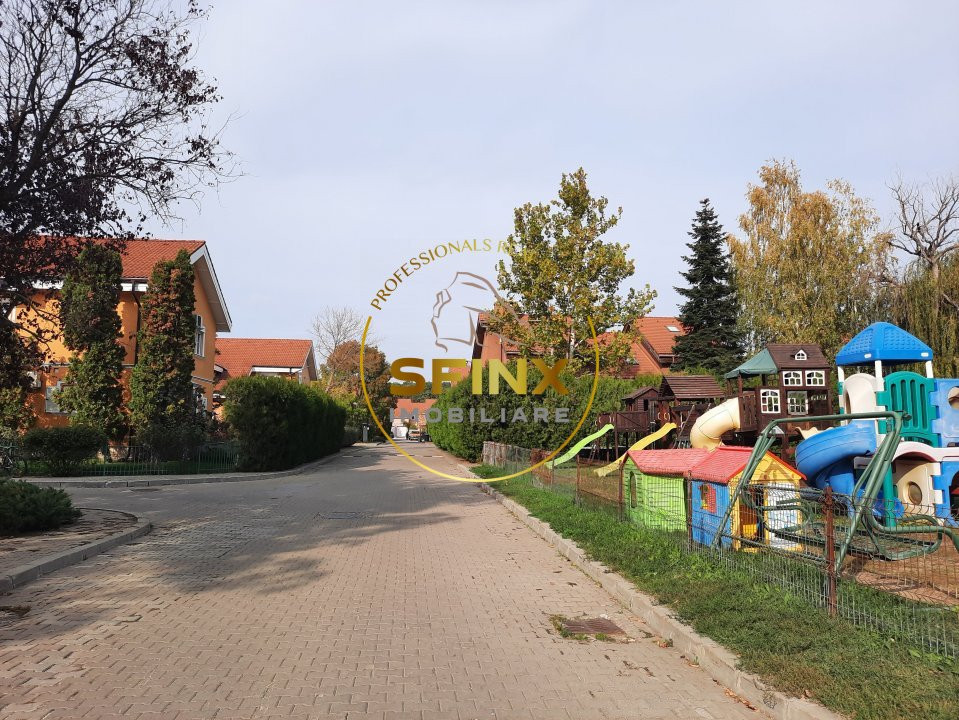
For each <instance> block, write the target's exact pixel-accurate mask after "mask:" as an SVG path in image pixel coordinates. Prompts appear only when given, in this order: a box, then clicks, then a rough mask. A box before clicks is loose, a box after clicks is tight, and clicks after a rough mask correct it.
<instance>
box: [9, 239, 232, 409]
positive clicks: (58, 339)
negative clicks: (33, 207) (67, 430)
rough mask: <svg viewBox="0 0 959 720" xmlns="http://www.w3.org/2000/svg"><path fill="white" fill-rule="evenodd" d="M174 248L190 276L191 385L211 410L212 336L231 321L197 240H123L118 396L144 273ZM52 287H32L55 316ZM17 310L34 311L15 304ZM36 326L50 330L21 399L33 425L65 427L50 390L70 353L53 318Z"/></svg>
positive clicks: (133, 341)
mask: <svg viewBox="0 0 959 720" xmlns="http://www.w3.org/2000/svg"><path fill="white" fill-rule="evenodd" d="M180 250H186V251H187V252H188V253H189V254H190V262H191V263H192V265H193V270H194V272H195V274H196V278H195V281H194V292H195V295H196V305H195V306H194V308H193V316H194V322H195V326H196V330H195V334H194V353H193V355H194V368H193V378H192V379H193V385H194V387H195V388H196V390H197V392H198V396H199V398H200V402H201V403H202V404H203V406H204V407H205V408H212V407H213V387H214V382H215V376H214V365H215V353H216V340H217V334H218V333H221V332H229V331H230V328H231V326H232V320H231V319H230V312H229V310H228V309H227V306H226V302H225V300H224V297H223V292H222V289H221V288H220V283H219V281H218V279H217V276H216V271H215V270H214V267H213V261H212V258H211V257H210V253H209V250H208V248H207V244H206V243H205V242H204V241H202V240H130V241H128V242H127V244H126V249H125V250H124V252H123V254H122V260H123V278H122V281H121V292H120V302H119V304H118V305H117V313H118V314H119V315H120V320H121V329H120V339H119V342H120V344H121V345H122V346H123V348H124V351H125V357H124V359H123V371H122V374H121V382H122V383H123V385H124V399H125V400H128V399H129V386H130V385H129V381H130V372H131V371H132V369H133V366H134V364H135V363H136V361H137V357H138V350H139V348H138V346H137V345H138V343H137V333H138V331H139V329H140V319H141V304H142V298H143V294H144V293H145V292H146V290H147V287H148V283H149V278H150V275H151V274H152V272H153V268H154V266H155V265H156V264H157V263H158V262H164V261H169V260H173V259H174V258H175V257H176V255H177V253H178V252H179V251H180ZM57 290H58V287H54V288H51V289H43V290H38V291H37V295H36V296H35V301H36V303H37V305H38V306H39V311H40V314H41V315H45V314H49V316H50V317H56V303H57V301H58V297H57V295H58V293H57ZM19 312H30V313H34V312H36V311H34V310H24V309H22V308H21V309H20V310H19ZM41 324H42V325H44V326H45V328H46V329H47V330H49V331H50V334H51V338H52V339H51V341H50V342H49V344H48V345H47V346H46V347H47V359H46V362H45V363H44V364H43V366H42V367H40V368H38V369H37V370H36V372H35V373H34V383H33V387H32V389H31V392H30V393H29V395H28V399H27V402H28V403H29V404H30V406H31V408H32V410H33V412H34V414H35V415H36V418H37V425H38V426H40V427H53V426H59V425H67V424H69V421H70V417H69V415H68V414H67V413H65V412H63V411H62V410H61V409H60V406H59V405H58V404H57V401H56V392H57V390H59V389H60V388H61V387H62V385H63V383H64V382H65V381H66V379H67V374H68V370H69V363H70V351H69V350H68V349H67V348H66V347H65V346H64V344H63V338H62V333H61V332H60V329H59V327H58V326H57V325H56V323H55V321H49V322H43V321H41Z"/></svg>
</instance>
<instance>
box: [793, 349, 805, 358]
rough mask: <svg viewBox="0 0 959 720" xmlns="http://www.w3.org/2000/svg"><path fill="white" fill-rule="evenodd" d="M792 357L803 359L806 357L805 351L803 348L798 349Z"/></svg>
mask: <svg viewBox="0 0 959 720" xmlns="http://www.w3.org/2000/svg"><path fill="white" fill-rule="evenodd" d="M793 357H794V358H795V359H796V360H805V359H806V357H807V356H806V351H805V350H800V351H799V352H797V353H796V354H795V355H793Z"/></svg>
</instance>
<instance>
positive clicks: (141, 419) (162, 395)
mask: <svg viewBox="0 0 959 720" xmlns="http://www.w3.org/2000/svg"><path fill="white" fill-rule="evenodd" d="M193 280H194V273H193V266H192V265H191V264H190V256H189V255H188V254H187V252H186V251H185V250H181V251H180V252H179V253H177V256H176V258H175V259H173V260H170V261H165V262H159V263H157V264H156V266H155V267H154V268H153V273H152V275H151V276H150V282H149V285H148V287H147V291H146V293H144V295H143V301H142V314H143V318H142V325H141V329H140V333H139V340H138V344H139V350H138V357H137V362H136V365H135V366H134V368H133V375H132V377H131V380H130V422H131V424H132V425H133V428H134V430H135V431H136V433H137V439H138V440H139V441H141V442H143V443H144V444H146V445H149V446H150V447H152V448H153V449H154V451H155V452H156V453H157V454H159V455H162V456H167V457H177V456H180V455H182V454H183V452H185V451H186V450H188V449H189V448H190V446H191V445H192V444H193V443H195V442H196V441H197V440H198V435H199V432H200V413H199V411H198V403H197V397H196V392H195V390H194V388H193V381H192V378H193V367H194V358H193V347H194V333H195V332H196V321H195V319H194V315H193V309H194V306H195V304H196V297H195V295H194V290H193Z"/></svg>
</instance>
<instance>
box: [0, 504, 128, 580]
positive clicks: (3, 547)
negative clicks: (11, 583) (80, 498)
mask: <svg viewBox="0 0 959 720" xmlns="http://www.w3.org/2000/svg"><path fill="white" fill-rule="evenodd" d="M134 525H136V520H135V519H134V518H132V517H130V516H129V515H125V514H124V513H120V512H115V511H113V510H95V509H87V510H84V512H83V516H82V517H81V518H80V519H79V520H77V521H76V522H75V523H73V524H71V525H64V526H63V527H62V528H59V529H57V530H51V531H49V532H42V533H28V534H26V535H19V536H17V537H0V574H3V573H8V572H10V571H11V570H14V569H16V568H18V567H20V566H21V565H26V564H28V563H32V562H36V561H37V560H42V559H43V558H44V557H46V556H49V555H53V554H55V553H58V552H63V551H65V550H72V549H73V548H75V547H80V546H81V545H88V544H90V543H91V542H93V541H94V540H99V539H100V538H105V537H107V536H108V535H113V534H114V533H118V532H122V531H124V530H126V529H127V528H130V527H133V526H134Z"/></svg>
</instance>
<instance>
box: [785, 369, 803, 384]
mask: <svg viewBox="0 0 959 720" xmlns="http://www.w3.org/2000/svg"><path fill="white" fill-rule="evenodd" d="M783 385H802V370H786V371H785V372H783Z"/></svg>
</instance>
